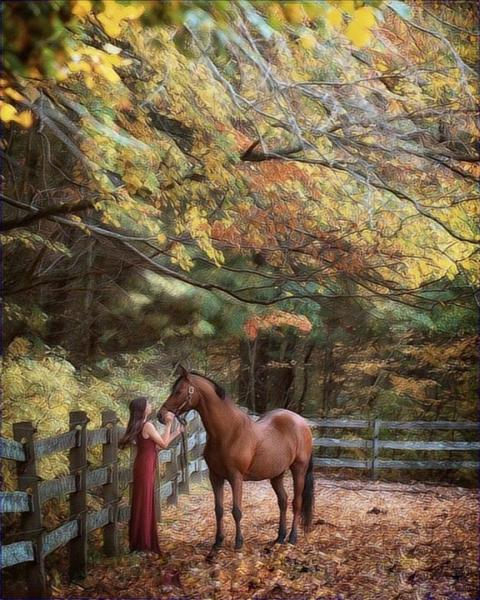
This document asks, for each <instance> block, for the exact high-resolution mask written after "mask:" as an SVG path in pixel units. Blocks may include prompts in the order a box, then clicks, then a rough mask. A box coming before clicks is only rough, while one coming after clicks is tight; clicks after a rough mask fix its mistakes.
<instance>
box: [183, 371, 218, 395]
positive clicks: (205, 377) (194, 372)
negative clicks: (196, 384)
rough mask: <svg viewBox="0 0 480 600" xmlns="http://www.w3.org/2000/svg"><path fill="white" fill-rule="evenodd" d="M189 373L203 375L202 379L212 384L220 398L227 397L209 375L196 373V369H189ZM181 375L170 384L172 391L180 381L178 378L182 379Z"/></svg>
mask: <svg viewBox="0 0 480 600" xmlns="http://www.w3.org/2000/svg"><path fill="white" fill-rule="evenodd" d="M190 373H191V374H192V375H197V376H198V377H203V379H206V380H207V381H209V382H210V383H211V384H212V385H213V387H214V388H215V393H216V394H217V396H218V397H219V398H221V399H222V400H225V398H226V397H227V392H226V391H225V389H224V388H223V387H222V386H221V385H219V384H218V383H217V382H216V381H214V380H213V379H211V378H210V377H207V376H206V375H203V374H202V373H198V372H197V371H190ZM182 377H183V375H180V376H179V377H177V379H176V381H175V383H174V384H173V386H172V393H173V392H174V391H175V388H176V387H177V385H178V382H179V381H180V379H182Z"/></svg>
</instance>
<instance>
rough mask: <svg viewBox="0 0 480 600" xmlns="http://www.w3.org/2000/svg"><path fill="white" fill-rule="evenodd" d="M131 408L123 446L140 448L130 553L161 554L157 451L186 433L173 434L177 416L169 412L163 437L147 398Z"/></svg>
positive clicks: (132, 511)
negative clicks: (156, 484) (173, 425)
mask: <svg viewBox="0 0 480 600" xmlns="http://www.w3.org/2000/svg"><path fill="white" fill-rule="evenodd" d="M129 408H130V418H129V420H128V425H127V429H126V431H125V434H124V436H123V437H122V439H121V440H120V442H119V446H120V448H124V447H125V446H127V445H128V444H131V443H133V444H135V445H136V447H137V455H136V457H135V462H134V465H133V493H132V503H131V507H130V521H129V524H128V537H129V544H130V551H134V550H140V551H145V550H150V551H152V552H157V553H158V554H160V547H159V545H158V537H157V522H156V518H155V496H154V487H155V472H156V469H157V450H158V449H159V448H160V449H164V448H167V447H168V445H169V444H170V443H171V441H172V440H174V439H175V438H176V437H177V436H179V435H180V434H181V433H182V432H183V431H184V428H183V427H180V428H178V429H177V430H176V431H174V432H173V433H172V432H171V429H172V423H173V419H174V417H175V415H174V414H173V413H171V412H168V413H167V414H166V416H165V424H166V427H165V430H164V431H163V433H162V434H160V433H159V432H158V431H157V430H156V428H155V426H154V425H153V423H151V422H148V421H147V418H148V416H149V415H150V414H151V412H152V405H151V404H150V402H149V401H148V399H147V398H144V397H140V398H135V399H134V400H132V401H131V402H130V406H129Z"/></svg>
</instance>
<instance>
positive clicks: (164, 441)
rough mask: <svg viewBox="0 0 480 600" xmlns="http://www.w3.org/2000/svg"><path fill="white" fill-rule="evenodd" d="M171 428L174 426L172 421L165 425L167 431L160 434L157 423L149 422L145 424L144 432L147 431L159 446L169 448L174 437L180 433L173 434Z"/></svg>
mask: <svg viewBox="0 0 480 600" xmlns="http://www.w3.org/2000/svg"><path fill="white" fill-rule="evenodd" d="M171 428H172V423H171V422H169V423H167V424H166V426H165V432H164V433H163V435H160V434H159V433H158V431H157V430H156V429H155V425H154V424H153V423H150V422H147V423H145V425H144V426H143V431H144V433H146V434H147V435H148V437H149V438H150V439H151V440H153V441H154V442H155V443H156V444H157V446H160V448H163V449H165V448H168V445H169V444H170V442H171V441H172V439H174V438H175V437H177V435H178V434H176V432H175V434H171V433H170V430H171ZM172 436H173V437H172Z"/></svg>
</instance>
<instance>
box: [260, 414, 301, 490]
mask: <svg viewBox="0 0 480 600" xmlns="http://www.w3.org/2000/svg"><path fill="white" fill-rule="evenodd" d="M254 429H255V431H256V434H257V437H258V440H259V443H258V446H257V449H256V455H255V458H254V461H253V464H254V465H255V467H258V466H259V463H260V464H262V466H263V465H264V464H265V463H267V462H270V461H272V459H273V463H275V464H276V467H277V470H278V472H279V473H281V472H283V471H285V470H286V469H288V468H289V467H290V466H291V465H292V463H294V462H297V461H300V462H305V461H308V460H309V459H310V456H311V453H312V448H313V440H312V434H311V431H310V427H309V425H308V423H307V421H306V420H305V419H304V418H303V417H302V416H300V415H298V414H297V413H294V412H292V411H290V410H286V409H283V408H279V409H275V410H272V411H270V412H268V413H266V414H265V415H263V416H262V418H261V419H259V420H258V421H257V422H256V423H255V427H254ZM259 470H261V471H263V470H264V469H259ZM253 471H256V469H255V468H254V469H253ZM263 478H266V477H259V479H263Z"/></svg>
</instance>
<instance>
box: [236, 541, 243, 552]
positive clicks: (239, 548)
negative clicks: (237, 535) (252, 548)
mask: <svg viewBox="0 0 480 600" xmlns="http://www.w3.org/2000/svg"><path fill="white" fill-rule="evenodd" d="M242 548H243V540H239V541H237V542H235V550H237V551H238V550H241V549H242Z"/></svg>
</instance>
